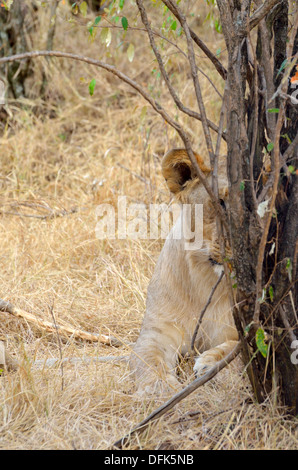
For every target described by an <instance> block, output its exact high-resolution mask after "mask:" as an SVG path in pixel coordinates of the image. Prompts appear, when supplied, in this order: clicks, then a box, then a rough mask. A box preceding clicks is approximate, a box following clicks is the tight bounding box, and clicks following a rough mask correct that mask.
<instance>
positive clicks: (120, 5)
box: [119, 0, 125, 10]
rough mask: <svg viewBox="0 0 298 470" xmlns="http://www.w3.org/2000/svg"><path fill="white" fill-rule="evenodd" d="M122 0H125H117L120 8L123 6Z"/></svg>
mask: <svg viewBox="0 0 298 470" xmlns="http://www.w3.org/2000/svg"><path fill="white" fill-rule="evenodd" d="M124 1H125V0H119V8H120V10H122V8H123V7H124Z"/></svg>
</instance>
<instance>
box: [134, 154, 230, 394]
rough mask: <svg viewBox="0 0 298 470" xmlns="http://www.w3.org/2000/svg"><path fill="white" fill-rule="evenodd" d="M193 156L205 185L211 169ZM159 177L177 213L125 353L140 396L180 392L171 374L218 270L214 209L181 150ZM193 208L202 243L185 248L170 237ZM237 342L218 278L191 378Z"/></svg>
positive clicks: (222, 183)
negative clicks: (199, 212)
mask: <svg viewBox="0 0 298 470" xmlns="http://www.w3.org/2000/svg"><path fill="white" fill-rule="evenodd" d="M194 155H195V157H196V159H197V162H198V164H199V166H200V168H201V170H202V171H203V172H204V174H205V176H206V177H207V178H208V181H209V182H210V179H211V171H210V168H208V166H206V165H205V163H204V160H203V159H202V157H200V156H199V155H198V154H197V153H194ZM162 174H163V176H164V178H165V180H166V183H167V186H168V188H169V190H170V192H171V193H172V194H173V195H174V197H175V199H176V201H178V202H179V203H180V204H181V206H182V210H181V212H180V215H179V217H178V219H177V221H176V224H175V226H174V227H173V229H172V231H171V232H170V233H169V235H168V237H167V239H166V240H165V243H164V246H163V248H162V251H161V253H160V255H159V258H158V261H157V263H156V266H155V270H154V273H153V276H152V278H151V281H150V283H149V286H148V291H147V300H146V312H145V315H144V319H143V323H142V326H141V330H140V333H139V337H138V339H137V341H136V344H135V346H134V348H133V351H132V354H131V355H130V368H131V370H132V371H133V373H134V375H135V379H136V383H137V387H138V390H139V392H141V393H142V392H143V391H151V392H154V391H157V390H158V389H159V388H160V387H161V388H162V389H164V385H166V386H169V387H171V388H172V387H174V388H177V387H179V388H180V386H181V385H180V382H179V381H178V379H177V377H176V374H175V370H176V366H177V360H178V357H179V356H180V355H185V354H186V353H187V352H190V348H191V340H192V337H193V333H194V330H195V327H196V324H197V322H198V318H199V316H200V312H201V311H202V309H203V307H204V306H205V304H206V302H207V300H208V297H209V296H210V292H211V290H212V287H213V286H214V285H215V283H216V282H217V280H218V277H219V276H220V275H221V272H222V270H223V266H222V258H221V255H220V249H219V243H218V240H217V230H216V216H215V209H214V207H213V205H212V203H211V201H210V198H209V196H208V194H207V192H206V190H205V189H204V187H203V185H202V183H201V182H200V180H199V178H198V177H197V176H196V175H195V174H194V172H193V169H192V165H191V162H190V160H189V158H188V155H187V152H186V150H185V149H173V150H170V151H169V152H167V153H166V154H165V156H164V157H163V159H162ZM220 175H221V176H220V177H219V179H218V180H219V188H220V189H219V196H220V201H221V204H222V205H223V206H224V207H225V204H227V195H228V191H227V182H226V177H225V171H224V165H222V167H220ZM195 204H203V214H204V215H203V240H202V241H201V244H200V246H199V245H198V246H197V247H195V248H194V249H185V242H186V241H187V242H191V240H186V239H185V237H184V235H183V234H182V236H181V237H180V238H179V237H175V236H174V233H177V227H181V225H182V220H184V219H182V217H183V210H184V207H187V205H190V206H188V207H191V209H192V212H191V214H192V216H191V219H190V221H191V225H192V226H193V220H194V211H193V209H194V207H195ZM185 205H186V206H185ZM175 230H176V232H175ZM180 233H182V230H181V232H180ZM183 233H184V232H183ZM237 340H238V334H237V330H236V328H235V324H234V321H233V317H232V312H231V307H230V300H229V296H228V288H227V285H226V283H225V282H224V279H223V280H222V281H221V282H220V284H219V285H218V287H217V289H216V291H215V293H214V295H213V297H212V300H211V302H210V304H209V306H208V308H207V310H206V312H205V314H204V317H203V320H202V323H201V325H200V328H199V331H198V336H197V340H196V343H195V350H196V351H198V352H199V353H200V354H199V356H198V357H197V358H196V359H195V364H194V372H195V374H196V375H197V376H198V375H202V374H204V373H205V372H206V371H207V370H208V369H209V368H211V367H212V366H213V365H215V364H216V362H217V361H219V360H220V359H222V358H223V357H225V356H226V355H227V354H228V353H229V352H230V351H231V350H232V349H233V348H234V347H235V345H236V343H237Z"/></svg>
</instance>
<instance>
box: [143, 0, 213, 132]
mask: <svg viewBox="0 0 298 470" xmlns="http://www.w3.org/2000/svg"><path fill="white" fill-rule="evenodd" d="M136 3H137V6H138V9H139V11H140V14H141V18H142V22H143V24H144V26H145V28H146V30H147V33H148V37H149V41H150V45H151V48H152V50H153V52H154V54H155V57H156V60H157V62H158V66H159V69H160V71H161V74H162V76H163V79H164V81H165V83H166V85H167V88H168V90H169V92H170V94H171V96H172V98H173V100H174V102H175V104H176V106H177V107H178V109H180V111H182V112H183V113H185V114H187V115H188V116H190V117H193V118H195V119H197V120H199V121H202V115H201V114H199V113H197V112H196V111H193V110H192V109H189V108H187V107H186V106H184V104H183V103H182V102H181V101H180V99H179V97H178V95H177V93H176V91H175V89H174V87H173V86H172V84H171V81H170V78H169V75H168V74H167V72H166V69H165V66H164V63H163V60H162V57H161V55H160V53H159V50H158V48H157V46H156V43H155V39H154V33H153V31H152V29H151V26H150V22H149V20H148V16H147V13H146V9H145V8H144V5H143V2H142V0H136ZM184 55H185V56H186V54H184ZM186 58H187V56H186ZM204 75H205V74H204ZM209 80H210V79H209ZM211 83H212V82H211ZM208 125H209V124H208Z"/></svg>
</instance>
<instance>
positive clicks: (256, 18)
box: [248, 0, 281, 30]
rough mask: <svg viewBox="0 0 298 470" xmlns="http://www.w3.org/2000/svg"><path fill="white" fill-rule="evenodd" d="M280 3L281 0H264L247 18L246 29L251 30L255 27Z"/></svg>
mask: <svg viewBox="0 0 298 470" xmlns="http://www.w3.org/2000/svg"><path fill="white" fill-rule="evenodd" d="M280 2H281V0H266V1H265V2H264V3H263V4H262V5H261V6H260V7H259V8H258V9H257V10H256V11H255V12H254V14H253V15H252V16H251V17H250V18H249V21H248V29H249V30H252V29H253V28H254V27H255V26H257V25H258V24H259V23H260V21H261V20H262V19H263V18H264V17H265V16H266V15H267V13H269V11H270V10H271V9H272V8H273V7H274V6H275V5H277V4H278V3H280Z"/></svg>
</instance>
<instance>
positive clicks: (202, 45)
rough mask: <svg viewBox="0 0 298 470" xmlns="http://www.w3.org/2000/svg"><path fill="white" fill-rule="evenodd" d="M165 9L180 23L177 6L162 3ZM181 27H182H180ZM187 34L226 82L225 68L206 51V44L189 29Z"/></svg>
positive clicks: (208, 50) (170, 3)
mask: <svg viewBox="0 0 298 470" xmlns="http://www.w3.org/2000/svg"><path fill="white" fill-rule="evenodd" d="M163 3H164V4H165V5H166V6H167V7H168V9H169V10H170V12H171V13H173V15H174V16H175V17H176V18H177V19H178V20H179V21H180V18H179V17H180V13H179V9H178V7H177V5H175V4H174V3H172V2H163ZM181 26H182V25H181ZM189 32H190V35H191V38H192V40H193V41H194V42H195V43H196V45H197V46H198V47H199V48H200V49H201V50H202V51H203V52H204V53H205V54H206V56H207V57H208V59H210V60H211V62H212V63H213V65H214V66H215V68H216V70H217V71H218V73H219V74H220V75H221V77H222V78H223V79H224V80H226V78H227V71H226V69H225V67H224V66H223V65H222V63H221V62H220V61H219V60H218V58H217V57H216V56H215V55H214V54H213V53H212V52H211V51H210V49H208V47H207V46H206V44H205V43H204V42H203V41H202V40H201V39H200V38H199V37H198V36H197V35H196V33H195V32H194V31H193V30H192V29H191V28H189Z"/></svg>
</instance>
